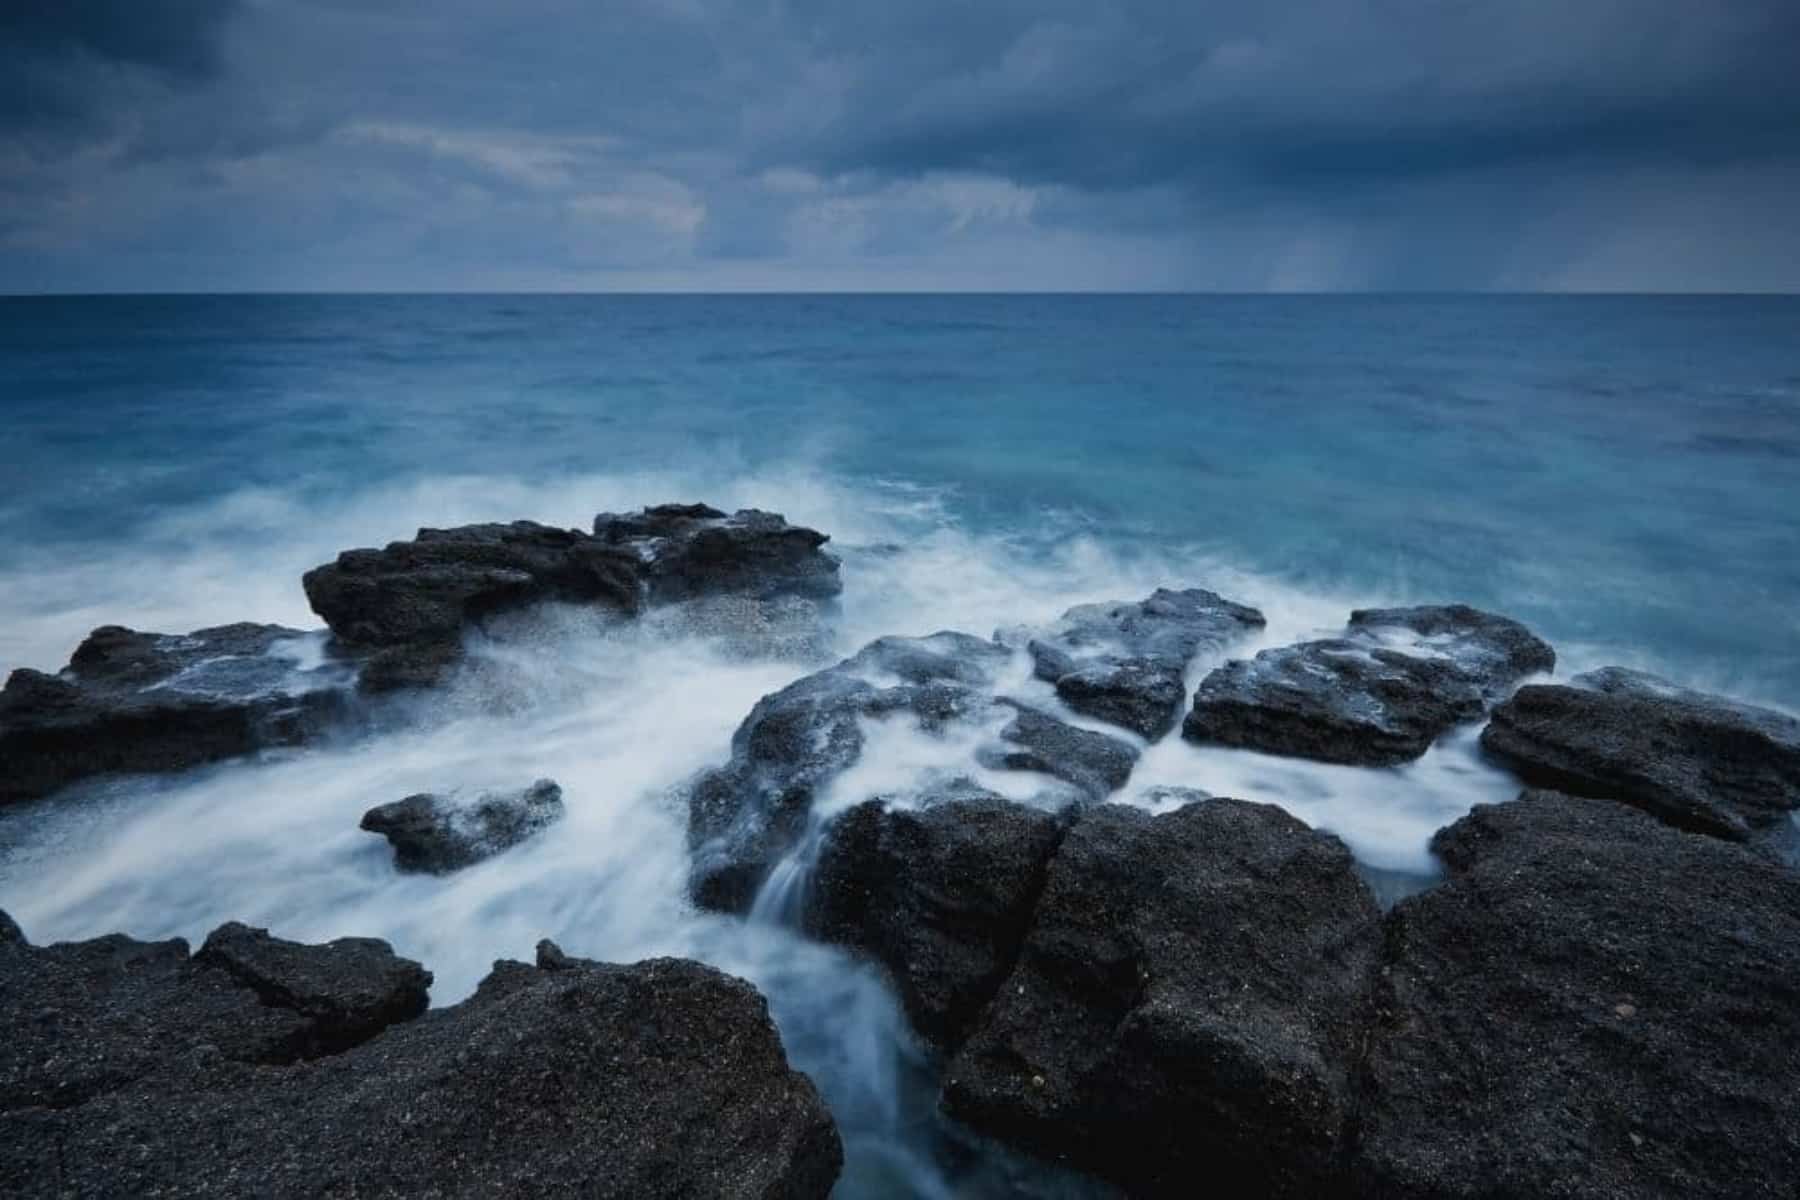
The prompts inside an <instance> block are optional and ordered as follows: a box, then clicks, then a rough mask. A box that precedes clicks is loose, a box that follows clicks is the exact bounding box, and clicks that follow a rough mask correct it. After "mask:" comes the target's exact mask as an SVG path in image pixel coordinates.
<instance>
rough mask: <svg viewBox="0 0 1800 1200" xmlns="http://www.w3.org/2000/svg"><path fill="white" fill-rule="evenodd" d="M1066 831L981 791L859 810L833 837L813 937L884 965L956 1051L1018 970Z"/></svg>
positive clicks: (911, 1009)
mask: <svg viewBox="0 0 1800 1200" xmlns="http://www.w3.org/2000/svg"><path fill="white" fill-rule="evenodd" d="M1066 823H1067V822H1066V819H1065V818H1064V817H1061V816H1057V815H1054V814H1051V813H1048V812H1044V811H1042V810H1039V809H1034V808H1029V807H1027V806H1025V805H1022V804H1015V803H1013V802H1011V801H1009V800H1006V799H1004V798H1002V797H1000V796H998V795H995V794H994V793H992V792H987V791H984V790H983V789H981V788H976V787H972V786H964V787H958V788H954V789H948V790H947V791H946V792H944V793H942V794H940V795H937V796H933V797H931V798H930V799H928V800H927V801H926V803H925V805H924V806H923V807H922V808H920V809H917V810H913V809H904V808H893V807H889V805H888V804H887V803H886V802H885V801H882V800H871V801H867V802H865V803H863V804H859V805H857V806H856V807H855V808H852V809H851V810H850V811H848V812H846V813H844V814H842V815H841V816H839V817H838V818H837V819H836V820H835V821H834V822H833V823H832V824H831V826H830V828H828V829H827V830H826V831H825V834H824V836H823V839H822V841H821V844H820V847H819V854H818V861H817V864H816V866H815V867H814V869H813V875H812V879H811V882H810V884H809V886H808V888H807V895H806V899H805V902H804V910H803V913H802V917H801V925H802V928H804V929H805V930H806V932H807V933H809V934H811V935H812V936H813V937H816V938H819V939H820V940H822V941H827V942H833V943H836V944H838V945H842V946H848V947H851V948H853V949H856V950H861V951H863V952H864V953H866V954H868V955H869V956H870V957H871V958H873V959H875V960H876V961H877V962H879V963H881V964H882V965H883V966H885V967H886V968H887V969H888V971H889V972H890V973H891V975H892V978H893V980H894V983H895V987H896V989H897V990H898V992H899V994H900V999H901V1002H902V1003H903V1004H904V1005H905V1008H906V1013H907V1016H908V1017H909V1018H911V1020H912V1024H913V1028H914V1029H916V1030H918V1031H919V1033H920V1034H921V1035H922V1036H923V1037H924V1038H925V1040H926V1041H928V1042H930V1043H931V1044H932V1045H934V1046H936V1047H938V1048H939V1049H945V1050H948V1049H954V1048H955V1047H956V1046H957V1045H959V1044H961V1042H962V1041H963V1039H964V1038H965V1037H966V1036H967V1034H968V1031H969V1028H970V1026H971V1024H972V1023H973V1022H974V1020H975V1018H976V1017H977V1016H979V1015H980V1013H981V1010H982V1009H983V1008H984V1007H985V1006H986V1005H987V1002H988V1000H989V999H990V998H992V996H993V994H994V992H995V991H996V989H998V987H999V986H1000V981H1001V979H1002V978H1003V977H1004V976H1005V974H1006V972H1007V971H1008V970H1010V969H1011V967H1012V962H1013V959H1014V957H1015V956H1016V955H1017V953H1018V948H1019V942H1020V940H1021V939H1022V938H1023V937H1024V936H1025V926H1026V923H1027V922H1028V921H1029V920H1030V918H1031V912H1032V909H1033V907H1034V906H1035V905H1036V903H1037V897H1038V893H1039V892H1040V891H1041V890H1042V889H1043V882H1044V871H1045V868H1046V866H1047V865H1048V863H1049V861H1050V856H1051V855H1052V854H1053V853H1055V851H1056V846H1057V843H1058V842H1059V841H1061V839H1062V833H1063V830H1064V828H1065V826H1066Z"/></svg>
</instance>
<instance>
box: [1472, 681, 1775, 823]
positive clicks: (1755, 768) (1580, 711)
mask: <svg viewBox="0 0 1800 1200" xmlns="http://www.w3.org/2000/svg"><path fill="white" fill-rule="evenodd" d="M1481 745H1482V748H1483V749H1484V750H1486V751H1487V752H1488V753H1489V754H1491V755H1493V756H1494V757H1496V758H1498V759H1499V760H1500V761H1502V762H1504V763H1505V764H1506V765H1507V766H1509V767H1511V768H1512V769H1513V770H1514V771H1515V772H1517V773H1518V774H1519V775H1520V776H1521V777H1523V778H1524V779H1525V780H1526V781H1528V782H1530V783H1534V784H1538V785H1540V786H1544V787H1554V788H1560V789H1562V790H1563V791H1567V792H1573V793H1575V794H1577V795H1582V796H1599V797H1604V798H1607V799H1612V800H1620V801H1623V802H1625V803H1626V804H1634V805H1636V806H1638V807H1639V808H1642V809H1644V810H1646V811H1647V812H1650V813H1653V814H1655V815H1656V816H1658V817H1660V818H1662V819H1663V820H1664V821H1667V822H1668V823H1669V824H1671V825H1675V826H1677V827H1679V828H1682V829H1691V830H1695V831H1697V832H1700V833H1709V834H1712V835H1714V836H1716V837H1723V838H1729V839H1732V840H1734V841H1744V840H1747V839H1749V838H1751V837H1752V836H1754V835H1756V834H1757V833H1759V832H1761V831H1764V830H1767V829H1769V827H1771V826H1773V825H1775V824H1776V823H1778V822H1780V821H1782V820H1784V819H1785V818H1786V817H1787V814H1788V813H1790V812H1792V811H1793V810H1794V809H1795V808H1800V721H1796V720H1794V718H1792V717H1789V716H1785V715H1783V714H1781V713H1778V712H1772V711H1770V710H1769V709H1766V708H1757V707H1754V706H1752V705H1748V704H1740V703H1738V702H1736V701H1733V700H1728V699H1726V698H1725V697H1723V696H1712V695H1708V694H1706V693H1703V692H1695V691H1690V690H1688V689H1686V688H1682V687H1677V686H1676V685H1674V684H1672V683H1669V682H1668V681H1666V680H1663V679H1658V678H1656V677H1655V676H1654V675H1646V674H1644V673H1643V672H1640V671H1628V670H1625V669H1624V668H1621V667H1608V668H1606V669H1605V670H1601V671H1593V672H1590V673H1588V674H1586V675H1578V676H1576V677H1575V678H1574V680H1572V681H1571V684H1570V685H1569V686H1553V685H1534V686H1529V687H1523V688H1520V689H1519V691H1518V693H1517V694H1516V695H1514V696H1513V698H1512V699H1511V700H1509V701H1507V702H1506V703H1505V704H1502V705H1501V706H1500V707H1499V708H1497V709H1495V710H1494V716H1493V720H1492V721H1491V722H1489V724H1488V727H1487V728H1486V729H1484V730H1483V731H1482V734H1481Z"/></svg>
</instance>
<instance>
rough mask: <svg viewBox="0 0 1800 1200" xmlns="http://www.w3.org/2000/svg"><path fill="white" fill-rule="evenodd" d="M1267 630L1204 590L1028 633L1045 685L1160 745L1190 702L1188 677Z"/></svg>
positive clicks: (1082, 609) (1160, 596)
mask: <svg viewBox="0 0 1800 1200" xmlns="http://www.w3.org/2000/svg"><path fill="white" fill-rule="evenodd" d="M1262 627H1263V615H1262V614H1261V613H1260V612H1258V611H1256V610H1255V609H1254V608H1248V607H1246V606H1244V605H1242V604H1236V603H1233V602H1232V601H1230V600H1227V599H1225V598H1224V597H1222V596H1219V595H1217V594H1216V593H1214V592H1208V591H1204V590H1202V589H1200V588H1187V589H1184V590H1182V591H1170V590H1169V589H1167V588H1158V589H1157V590H1156V591H1155V592H1152V593H1151V594H1150V596H1149V598H1148V599H1145V600H1140V601H1137V602H1136V603H1115V604H1083V605H1079V606H1077V607H1075V608H1071V609H1069V610H1068V611H1067V612H1065V613H1064V614H1063V615H1062V619H1061V620H1060V621H1058V622H1057V623H1056V624H1055V625H1054V626H1052V627H1050V628H1049V629H1047V630H1044V631H1042V632H1039V633H1036V634H1031V633H1029V632H1028V633H1027V634H1026V637H1027V638H1028V640H1027V642H1026V649H1027V650H1028V651H1029V652H1030V654H1031V659H1032V665H1033V668H1034V671H1035V674H1036V675H1037V677H1038V678H1039V679H1043V680H1046V681H1047V682H1049V683H1051V684H1054V685H1055V687H1056V694H1057V695H1058V696H1059V697H1061V698H1062V701H1063V703H1064V704H1067V705H1068V706H1069V707H1070V708H1071V709H1073V710H1074V711H1076V712H1078V713H1083V714H1085V715H1087V716H1090V717H1095V718H1098V719H1099V720H1102V721H1110V722H1112V723H1113V724H1115V725H1122V726H1124V727H1125V728H1126V729H1129V730H1131V731H1132V732H1134V733H1136V734H1138V735H1139V736H1141V737H1144V738H1147V739H1149V740H1151V741H1155V740H1156V739H1157V738H1159V737H1161V736H1162V735H1163V734H1165V733H1167V732H1169V730H1171V729H1173V728H1174V727H1175V721H1176V719H1177V718H1178V717H1179V716H1180V715H1181V706H1182V704H1183V703H1184V702H1185V701H1186V699H1187V686H1186V684H1185V683H1184V681H1183V674H1184V672H1185V671H1186V670H1187V666H1188V664H1189V663H1190V662H1192V661H1193V660H1194V656H1195V655H1196V654H1199V653H1200V652H1201V651H1202V650H1220V649H1223V648H1224V647H1226V646H1229V645H1230V644H1231V643H1233V642H1235V641H1238V640H1239V639H1241V638H1244V637H1246V636H1248V635H1249V634H1251V633H1253V632H1255V631H1256V630H1258V629H1261V628H1262Z"/></svg>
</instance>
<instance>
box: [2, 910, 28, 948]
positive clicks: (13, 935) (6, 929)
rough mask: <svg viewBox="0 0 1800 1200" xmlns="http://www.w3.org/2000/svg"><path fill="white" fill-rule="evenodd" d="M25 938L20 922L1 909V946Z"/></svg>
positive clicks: (21, 940)
mask: <svg viewBox="0 0 1800 1200" xmlns="http://www.w3.org/2000/svg"><path fill="white" fill-rule="evenodd" d="M24 940H25V934H24V932H23V931H22V930H20V928H19V923H18V922H17V921H15V920H13V919H12V918H11V917H9V916H7V915H6V913H5V912H4V911H0V946H4V945H6V944H8V943H9V942H23V941H24Z"/></svg>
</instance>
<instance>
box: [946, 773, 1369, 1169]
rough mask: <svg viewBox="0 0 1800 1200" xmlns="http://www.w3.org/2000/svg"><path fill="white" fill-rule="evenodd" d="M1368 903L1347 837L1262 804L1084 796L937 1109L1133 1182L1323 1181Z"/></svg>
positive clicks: (1333, 1151) (1342, 1120)
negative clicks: (1154, 808)
mask: <svg viewBox="0 0 1800 1200" xmlns="http://www.w3.org/2000/svg"><path fill="white" fill-rule="evenodd" d="M1379 917H1380V914H1379V912H1378V911H1377V909H1376V907H1375V902H1374V900H1373V899H1372V897H1371V896H1370V895H1369V893H1368V890H1367V889H1366V888H1365V887H1364V886H1363V884H1362V883H1361V881H1360V880H1359V879H1358V877H1357V875H1356V873H1355V871H1354V869H1353V865H1352V862H1351V858H1350V854H1349V852H1348V851H1347V850H1346V849H1345V848H1344V846H1343V844H1342V843H1341V842H1339V841H1338V840H1337V839H1336V838H1334V837H1331V836H1329V835H1326V834H1321V833H1317V832H1314V831H1313V830H1311V829H1309V828H1308V827H1307V826H1306V825H1304V824H1302V823H1301V822H1299V821H1297V820H1295V819H1294V818H1293V817H1290V816H1289V815H1287V814H1286V813H1284V812H1282V811H1281V810H1280V809H1278V808H1275V807H1273V806H1270V805H1260V804H1251V803H1246V802H1244V801H1238V800H1223V799H1215V800H1205V801H1201V802H1198V803H1195V804H1190V805H1187V806H1186V807H1183V808H1180V809H1177V810H1175V811H1174V812H1170V813H1166V814H1163V815H1161V816H1155V817H1152V816H1150V815H1149V814H1148V813H1145V812H1143V811H1142V810H1139V809H1135V808H1129V807H1125V806H1122V805H1113V804H1104V805H1099V806H1096V807H1093V808H1089V809H1086V810H1084V811H1083V812H1082V813H1081V814H1080V815H1079V817H1078V819H1077V820H1076V821H1075V823H1074V824H1073V826H1072V827H1071V828H1070V830H1069V832H1068V833H1067V834H1066V835H1065V836H1064V838H1063V840H1062V843H1061V845H1060V848H1059V849H1058V850H1057V852H1056V854H1055V857H1054V858H1053V859H1052V860H1051V863H1050V866H1049V870H1048V873H1047V879H1046V883H1045V886H1044V890H1043V893H1042V896H1041V897H1040V899H1039V900H1038V903H1037V906H1036V908H1035V910H1034V913H1033V915H1032V918H1031V920H1030V922H1029V925H1028V930H1027V932H1026V935H1025V939H1024V943H1023V948H1022V950H1021V951H1020V954H1019V956H1018V960H1017V962H1016V964H1015V965H1014V967H1013V969H1012V971H1011V972H1010V973H1009V974H1008V975H1007V977H1006V979H1005V980H1004V982H1003V983H1002V984H1001V986H1000V988H999V991H998V993H997V994H996V996H995V998H994V1000H993V1002H992V1004H991V1005H990V1006H989V1007H988V1008H987V1010H986V1011H985V1012H984V1014H983V1015H982V1017H981V1018H980V1019H979V1020H978V1022H977V1024H976V1028H975V1031H974V1033H973V1034H972V1035H971V1037H970V1038H969V1040H968V1041H967V1042H966V1043H965V1044H964V1046H963V1047H962V1049H961V1050H960V1052H958V1053H957V1055H956V1056H955V1058H954V1059H953V1060H952V1062H951V1063H950V1066H949V1068H948V1070H947V1080H946V1083H945V1091H944V1102H945V1107H946V1109H947V1111H948V1112H950V1113H951V1114H952V1115H953V1116H955V1117H957V1118H959V1119H961V1120H963V1121H965V1122H967V1123H968V1124H970V1125H972V1126H973V1127H974V1128H976V1129H978V1130H980V1131H983V1132H986V1133H988V1134H991V1135H992V1136H995V1137H997V1138H999V1139H1001V1140H1002V1141H1005V1142H1008V1143H1011V1144H1014V1145H1018V1146H1021V1147H1023V1148H1026V1149H1030V1150H1032V1151H1034V1152H1036V1153H1038V1154H1041V1155H1044V1156H1046V1157H1051V1158H1056V1159H1060V1160H1063V1161H1066V1162H1070V1163H1072V1164H1074V1165H1078V1166H1083V1167H1086V1168H1088V1169H1090V1170H1093V1171H1095V1172H1097V1173H1099V1174H1101V1175H1102V1176H1104V1177H1106V1178H1108V1179H1111V1180H1114V1181H1116V1182H1118V1183H1121V1184H1123V1185H1125V1186H1126V1187H1127V1188H1128V1189H1130V1190H1131V1191H1133V1192H1134V1193H1137V1194H1145V1195H1190V1194H1192V1191H1193V1189H1194V1187H1195V1186H1196V1180H1205V1181H1206V1186H1207V1187H1208V1188H1213V1189H1217V1190H1219V1191H1221V1192H1223V1193H1225V1194H1243V1195H1313V1194H1316V1193H1318V1192H1319V1191H1322V1190H1326V1189H1327V1188H1328V1187H1329V1186H1330V1185H1333V1184H1335V1182H1336V1180H1337V1174H1336V1172H1337V1165H1338V1162H1339V1158H1340V1155H1341V1154H1342V1151H1343V1147H1344V1145H1345V1139H1346V1122H1347V1118H1348V1115H1349V1110H1350V1103H1351V1087H1350V1075H1351V1071H1352V1068H1353V1065H1354V1060H1355V1054H1356V1049H1357V1032H1358V1028H1359V1017H1360V1014H1361V1011H1362V1000H1363V997H1364V995H1365V994H1366V989H1367V986H1368V982H1369V978H1370V975H1371V972H1372V971H1373V969H1374V965H1375V959H1376V954H1377V950H1378V946H1379V933H1378V921H1379Z"/></svg>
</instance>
